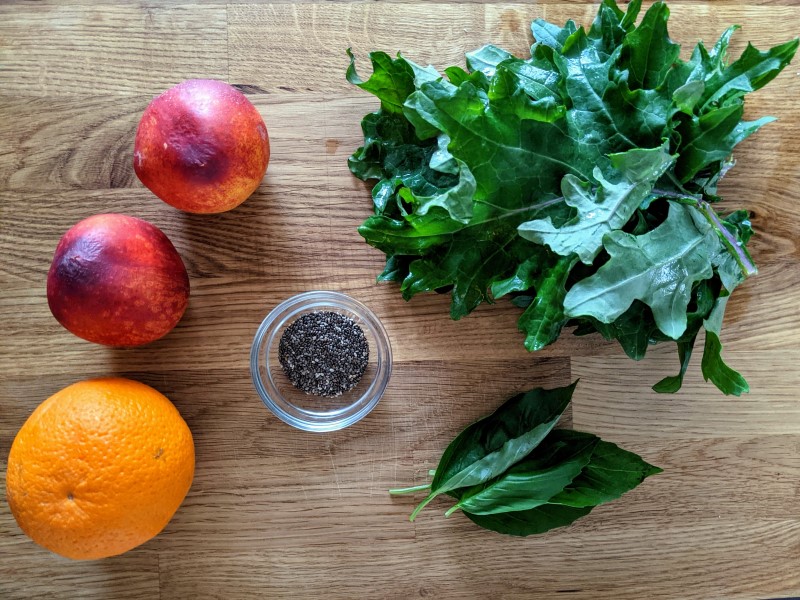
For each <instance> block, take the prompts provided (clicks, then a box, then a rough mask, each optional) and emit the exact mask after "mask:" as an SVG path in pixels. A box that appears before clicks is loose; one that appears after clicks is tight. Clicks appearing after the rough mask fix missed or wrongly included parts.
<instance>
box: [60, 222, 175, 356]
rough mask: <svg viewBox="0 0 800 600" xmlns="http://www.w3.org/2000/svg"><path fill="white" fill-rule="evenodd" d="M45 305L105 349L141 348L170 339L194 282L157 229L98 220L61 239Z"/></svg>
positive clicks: (73, 329) (82, 224) (143, 224)
mask: <svg viewBox="0 0 800 600" xmlns="http://www.w3.org/2000/svg"><path fill="white" fill-rule="evenodd" d="M47 302H48V304H49V305H50V311H51V312H52V313H53V316H55V318H56V319H57V320H58V322H59V323H61V324H62V325H63V326H64V327H66V328H67V329H68V330H69V331H71V332H72V333H74V334H75V335H77V336H78V337H81V338H83V339H85V340H89V341H90V342H96V343H98V344H105V345H107V346H140V345H142V344H147V343H149V342H152V341H154V340H157V339H158V338H160V337H162V336H164V335H166V334H167V333H168V332H169V331H170V330H172V328H173V327H175V325H176V324H177V323H178V321H180V319H181V317H182V316H183V313H184V311H185V310H186V306H187V304H188V303H189V276H188V274H187V273H186V267H185V266H184V265H183V261H182V260H181V257H180V255H179V254H178V251H177V250H176V249H175V246H173V245H172V242H170V241H169V238H167V236H166V235H164V233H163V232H162V231H161V230H160V229H158V228H157V227H156V226H155V225H152V224H150V223H148V222H147V221H143V220H141V219H136V218H134V217H128V216H126V215H117V214H104V215H95V216H93V217H89V218H88V219H84V220H83V221H80V222H79V223H77V224H76V225H74V226H73V227H72V228H71V229H70V230H69V231H67V232H66V233H65V234H64V236H63V237H62V238H61V241H59V243H58V246H57V247H56V252H55V256H54V257H53V264H52V265H51V267H50V272H49V273H48V274H47Z"/></svg>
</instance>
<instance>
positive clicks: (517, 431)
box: [412, 382, 577, 520]
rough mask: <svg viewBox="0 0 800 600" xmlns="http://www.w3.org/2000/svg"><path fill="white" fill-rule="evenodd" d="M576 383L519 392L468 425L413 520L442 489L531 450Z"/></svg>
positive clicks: (488, 474) (488, 473) (492, 473)
mask: <svg viewBox="0 0 800 600" xmlns="http://www.w3.org/2000/svg"><path fill="white" fill-rule="evenodd" d="M576 384H577V382H575V383H573V384H572V385H570V386H568V387H564V388H558V389H554V390H545V389H542V388H536V389H534V390H531V391H529V392H526V393H524V394H518V395H516V396H514V397H512V398H510V399H509V400H508V401H506V402H505V403H504V404H503V405H502V406H500V408H498V409H497V410H496V411H495V412H493V413H492V414H491V415H489V416H487V417H484V418H483V419H481V420H479V421H476V422H475V423H473V424H472V425H470V426H469V427H467V428H466V429H464V431H462V432H461V433H460V434H459V435H458V436H457V437H456V438H455V439H454V440H453V441H452V442H451V443H450V445H449V446H447V449H446V450H445V451H444V453H443V454H442V458H441V459H440V460H439V465H438V466H437V467H436V475H435V476H434V478H433V481H432V482H431V491H430V494H429V496H428V497H427V498H426V499H425V500H424V501H423V502H422V503H421V504H420V505H419V506H418V507H417V508H416V509H415V510H414V512H413V513H412V520H413V518H414V517H415V516H416V514H417V513H418V512H419V511H420V510H422V508H423V507H424V506H425V505H426V504H427V503H428V502H430V501H431V500H432V499H433V498H435V497H436V496H438V495H439V494H442V493H444V492H447V491H450V490H454V489H457V488H462V487H470V486H474V485H478V484H480V483H483V482H486V481H489V480H490V479H492V478H494V477H497V476H498V475H500V474H501V473H503V472H504V471H506V470H507V469H508V468H509V467H511V466H513V465H514V464H516V463H517V462H519V461H520V460H522V459H523V458H525V457H526V456H527V455H528V454H530V453H531V451H532V450H533V449H534V448H536V446H538V445H539V443H541V441H542V440H543V439H544V438H545V437H546V436H547V434H548V433H550V430H551V429H553V427H555V425H556V423H557V422H558V420H559V419H560V418H561V414H562V413H563V412H564V410H565V409H566V408H567V405H568V404H569V402H570V399H571V398H572V393H573V391H574V390H575V385H576Z"/></svg>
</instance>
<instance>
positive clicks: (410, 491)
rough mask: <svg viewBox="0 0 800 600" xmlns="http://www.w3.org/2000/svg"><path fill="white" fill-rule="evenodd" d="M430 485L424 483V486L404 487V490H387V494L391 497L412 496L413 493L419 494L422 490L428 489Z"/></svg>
mask: <svg viewBox="0 0 800 600" xmlns="http://www.w3.org/2000/svg"><path fill="white" fill-rule="evenodd" d="M430 487H431V484H430V483H426V484H424V485H415V486H413V487H405V488H395V489H393V490H389V493H390V494H392V495H398V494H413V493H414V492H421V491H422V490H427V489H430Z"/></svg>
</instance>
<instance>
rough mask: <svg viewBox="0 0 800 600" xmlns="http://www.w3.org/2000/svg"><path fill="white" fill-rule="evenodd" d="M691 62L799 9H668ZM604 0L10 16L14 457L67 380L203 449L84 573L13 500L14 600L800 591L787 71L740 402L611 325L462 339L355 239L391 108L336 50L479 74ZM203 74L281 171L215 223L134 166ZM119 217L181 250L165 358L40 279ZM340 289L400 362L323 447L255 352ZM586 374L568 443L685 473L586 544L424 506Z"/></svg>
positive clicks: (26, 11) (792, 129)
mask: <svg viewBox="0 0 800 600" xmlns="http://www.w3.org/2000/svg"><path fill="white" fill-rule="evenodd" d="M670 4H671V6H672V19H671V34H672V37H673V38H674V39H676V40H677V41H680V42H683V43H684V45H685V46H688V45H689V44H690V43H692V42H694V41H695V40H696V39H698V38H702V39H704V40H706V41H712V40H714V39H716V36H717V35H718V34H719V33H720V31H722V30H723V29H724V28H725V26H727V25H728V24H730V23H741V24H743V25H745V29H744V31H743V32H741V33H739V34H737V37H736V38H734V39H735V51H739V50H741V49H743V48H744V44H745V43H746V41H747V40H748V39H751V40H753V41H754V42H755V43H757V44H760V45H768V44H772V43H777V42H779V41H783V40H785V39H786V38H788V37H790V36H791V35H794V34H796V32H797V31H798V30H800V6H798V5H797V2H796V1H795V0H774V1H773V0H763V1H760V0H748V1H740V0H721V1H716V2H714V3H713V4H712V3H710V2H708V3H700V2H691V1H677V2H671V3H670ZM594 11H595V4H591V3H585V2H581V1H578V0H571V1H567V2H557V3H548V2H536V3H531V4H508V3H504V2H499V1H497V2H495V1H490V2H469V1H461V2H448V1H441V2H426V1H422V0H398V1H395V2H391V3H389V2H383V1H376V2H346V1H345V0H336V1H332V2H290V1H271V2H259V1H248V2H240V1H238V0H233V1H231V2H228V3H222V2H205V1H195V2H184V3H179V4H175V3H170V2H156V1H140V2H132V3H131V2H122V1H117V0H105V2H104V3H103V4H101V5H98V4H96V3H95V2H92V1H90V0H78V1H76V2H71V3H70V4H69V5H66V4H65V3H62V2H58V1H57V0H43V1H35V2H30V1H27V0H11V1H7V2H4V3H3V5H2V6H0V64H2V69H0V340H2V342H0V468H1V469H3V470H4V469H5V459H6V456H7V453H8V449H9V447H10V445H11V441H12V439H13V436H14V434H15V432H16V431H17V430H18V429H19V427H20V426H21V425H22V423H23V422H24V421H25V419H26V418H27V416H28V415H29V414H30V412H31V411H32V410H33V409H34V407H35V406H36V405H37V404H38V403H39V402H41V401H42V400H43V399H45V398H46V397H48V396H49V395H51V394H52V393H54V392H55V391H56V390H58V389H60V388H62V387H64V386H66V385H68V384H69V383H72V382H73V381H76V380H78V379H83V378H87V377H92V376H98V375H108V374H117V375H122V376H128V377H132V378H135V379H138V380H141V381H143V382H145V383H148V384H150V385H153V386H154V387H156V388H157V389H159V390H161V391H162V392H164V393H165V394H166V395H167V396H168V397H170V398H171V399H172V400H173V401H174V402H175V404H176V406H177V407H178V408H179V409H180V411H181V413H182V414H183V415H184V416H185V418H186V420H187V422H188V423H189V425H190V427H191V428H192V430H193V433H194V436H195V444H196V449H197V471H196V477H195V481H194V484H193V487H192V489H191V491H190V493H189V496H188V497H187V499H186V501H185V503H184V505H183V506H182V508H181V509H180V511H179V512H178V513H177V515H176V516H175V518H174V519H173V520H172V521H171V522H170V524H169V525H168V526H167V528H166V530H165V531H164V532H163V533H162V534H161V535H159V536H158V537H156V538H155V539H153V540H151V541H150V542H148V543H147V544H145V545H143V546H141V547H140V548H137V549H135V550H134V551H132V552H130V553H128V554H126V555H123V556H120V557H116V558H113V559H109V560H105V561H98V562H88V563H75V562H70V561H68V560H66V559H62V558H59V557H57V556H54V555H51V554H49V553H47V552H46V551H44V550H42V549H40V548H38V547H37V546H36V545H35V544H33V543H32V542H30V541H29V540H28V539H27V538H26V537H25V536H24V535H23V534H22V532H21V531H20V530H19V528H18V527H17V525H16V523H15V522H14V520H13V517H12V516H11V514H10V512H9V509H8V506H7V504H6V503H5V502H0V598H2V599H3V600H6V599H17V598H31V597H34V598H57V599H62V598H97V599H114V598H136V599H138V598H143V599H150V598H164V599H167V598H170V599H173V598H175V599H182V598H220V599H223V598H224V599H225V600H228V599H237V598H254V597H258V598H262V597H269V598H288V597H309V598H315V597H328V598H398V599H399V598H403V599H405V598H411V597H429V598H472V597H479V598H484V597H486V598H564V597H569V598H592V599H595V598H609V599H610V598H613V599H639V598H669V599H694V598H696V599H708V598H726V599H727V598H741V599H753V598H775V597H790V596H800V572H798V570H797V564H798V562H799V561H800V502H798V500H800V486H799V485H798V481H800V404H798V402H797V394H796V390H797V389H798V387H800V375H798V370H797V364H798V363H799V362H800V350H798V340H800V310H798V308H797V306H798V295H797V292H796V290H797V289H798V286H800V246H799V245H798V240H799V239H800V225H799V224H800V208H798V207H799V206H800V192H798V189H797V181H798V179H799V178H800V162H798V158H797V148H798V145H800V85H798V78H797V68H796V65H793V66H792V67H790V68H789V69H787V71H786V72H785V73H783V74H782V75H781V76H780V77H779V78H778V79H776V80H775V81H774V82H773V83H772V84H770V86H769V87H768V88H767V89H766V90H764V91H761V92H759V93H757V94H754V95H753V97H752V98H751V99H749V100H748V108H747V115H748V118H756V117H758V116H762V115H764V114H774V115H777V116H779V117H780V121H779V122H778V123H776V124H772V125H770V126H768V127H766V128H765V129H764V130H763V131H761V132H760V133H759V134H757V135H756V136H754V137H753V138H751V139H749V140H747V141H746V142H745V143H744V144H742V145H741V147H740V148H737V153H736V158H737V161H738V164H737V166H736V168H735V169H733V171H731V173H730V174H729V175H728V177H727V178H726V180H725V181H724V183H723V186H722V194H723V196H725V197H726V198H727V200H726V205H725V206H726V207H728V208H730V209H734V208H739V207H746V208H748V209H750V210H751V211H753V213H754V217H753V223H754V226H755V228H756V229H757V231H758V232H759V233H758V236H757V237H756V238H754V240H753V242H752V244H751V245H752V249H753V254H754V257H755V259H756V262H757V263H758V265H759V268H760V273H759V275H758V277H757V278H754V279H753V280H751V281H749V282H748V283H747V284H746V285H745V286H743V287H742V288H741V289H739V290H737V292H736V294H735V295H734V296H733V299H732V300H731V303H730V306H729V309H728V314H727V315H726V326H725V328H724V330H723V340H722V341H723V343H724V345H725V355H726V358H727V359H729V361H730V362H731V363H732V364H733V365H735V366H736V367H738V368H740V369H741V370H742V371H743V373H744V374H745V375H746V376H747V378H748V380H749V381H750V384H751V387H752V390H753V391H752V393H751V394H750V395H749V396H746V397H744V398H738V399H736V398H726V397H723V396H721V395H720V394H719V393H718V392H717V391H716V390H715V389H714V388H713V387H712V386H711V385H710V384H707V383H705V382H703V381H702V377H701V375H700V369H699V364H697V363H699V357H698V359H697V360H695V361H693V364H692V365H691V366H690V369H689V374H688V375H687V381H686V384H685V387H684V390H683V391H682V392H681V393H680V394H678V395H675V396H659V395H657V394H655V393H654V392H652V391H651V390H650V385H652V383H654V382H655V381H657V380H658V379H660V378H661V377H663V376H664V375H667V374H672V373H674V372H675V371H677V357H676V355H675V352H674V349H672V348H668V347H661V346H658V347H654V348H653V349H652V350H651V351H650V352H649V354H648V357H647V358H646V359H645V360H644V361H642V362H641V363H633V362H632V361H630V360H629V359H628V358H627V357H625V356H624V355H623V354H622V352H621V351H620V349H619V348H618V347H617V346H615V345H613V344H610V343H607V342H604V341H603V340H601V339H599V338H597V337H596V336H592V337H585V338H577V337H574V336H570V335H565V336H564V337H563V338H562V339H561V340H559V342H558V343H557V344H555V345H554V346H552V347H550V348H548V349H546V350H545V351H543V352H540V353H537V354H535V355H530V354H528V353H527V352H526V351H525V350H524V348H523V347H522V344H521V335H520V334H519V333H518V332H517V330H516V324H515V321H516V318H517V316H518V314H519V311H518V309H516V308H514V307H513V306H511V305H510V304H508V303H506V302H500V303H498V305H496V306H482V307H480V308H479V309H478V310H476V311H475V313H474V314H472V315H470V316H469V317H467V318H465V319H463V320H462V321H459V322H453V321H450V320H449V319H448V317H447V310H448V303H449V298H448V297H447V296H443V295H435V294H431V295H426V296H420V297H417V298H415V299H414V300H413V301H411V302H409V303H406V302H404V301H403V300H402V299H401V298H400V296H399V293H398V290H397V288H396V286H394V285H376V284H375V280H374V278H375V274H376V273H377V272H378V271H379V270H380V268H381V266H382V255H381V254H380V252H378V251H376V250H374V249H372V248H369V247H368V246H366V245H365V244H364V243H363V241H362V240H361V238H360V237H359V236H358V233H357V232H356V227H357V225H358V224H359V223H360V222H361V220H363V218H364V217H365V216H366V215H367V214H368V212H369V208H370V200H369V194H368V190H367V188H366V186H365V185H364V184H363V183H361V182H360V181H358V180H356V179H354V178H353V177H352V176H351V175H350V173H349V171H348V170H347V165H346V158H347V156H348V155H349V154H350V153H351V152H352V151H353V150H354V149H355V148H356V147H357V146H358V145H359V143H360V141H361V134H360V128H359V122H360V119H361V117H362V116H363V115H364V114H365V113H366V112H368V111H370V110H373V109H374V108H375V107H376V102H375V101H374V99H372V98H371V97H369V96H367V95H366V94H363V93H360V92H359V91H358V90H356V89H354V88H352V87H351V86H349V85H348V84H347V83H346V82H345V80H344V76H343V73H344V68H345V66H346V62H347V61H346V56H345V54H344V49H345V48H347V47H349V46H352V47H353V49H354V51H355V52H356V54H357V56H358V64H359V68H360V70H362V71H364V72H365V74H366V73H368V71H369V69H368V61H367V60H366V56H367V52H368V51H369V50H373V49H383V50H387V51H390V52H395V51H397V50H402V51H403V53H404V54H406V55H407V56H409V58H413V59H414V60H416V61H418V62H426V61H429V62H432V63H434V64H436V65H437V66H440V67H441V66H444V65H446V64H450V63H460V62H461V61H462V54H463V52H464V51H465V50H468V49H471V48H474V47H477V46H479V45H481V44H483V43H486V42H489V41H492V42H494V43H497V44H500V45H503V46H505V47H507V48H508V49H510V50H513V51H515V52H524V50H525V49H526V47H527V46H528V45H529V44H530V42H531V39H530V33H529V29H528V25H529V22H530V19H531V18H533V17H541V16H543V17H546V18H547V19H549V20H552V21H563V20H565V19H567V18H573V19H576V20H577V21H579V22H583V23H587V22H588V21H589V20H590V19H591V17H592V15H593V13H594ZM188 77H213V78H221V79H225V80H227V81H229V82H230V83H232V84H237V85H239V86H240V87H241V89H242V90H243V91H245V93H247V94H248V97H249V98H250V99H251V100H252V101H253V102H254V104H255V105H256V106H257V107H258V108H259V110H260V111H261V113H262V115H263V116H264V118H265V120H266V122H267V125H268V128H269V131H270V137H271V142H272V151H273V155H272V162H271V164H270V169H269V172H268V175H267V177H266V178H265V180H264V182H263V183H262V185H261V187H260V189H259V190H258V191H257V192H256V194H255V195H254V196H253V197H252V198H250V199H249V200H248V201H247V202H246V203H245V204H243V205H242V206H241V207H240V208H238V209H236V210H235V211H232V212H230V213H226V214H222V215H210V216H197V215H187V214H183V213H179V212H177V211H175V210H173V209H172V208H170V207H169V206H167V205H165V204H164V203H162V202H160V201H158V200H157V199H156V198H155V197H153V195H152V194H151V193H150V192H149V191H148V190H146V189H145V188H144V187H142V185H141V184H140V183H139V182H138V180H137V179H136V177H135V176H134V174H133V171H132V168H131V163H132V145H133V136H134V133H135V129H136V125H137V122H138V119H139V116H140V114H141V112H142V111H143V109H144V107H145V106H146V105H147V103H148V102H149V101H150V99H151V98H152V97H153V96H154V95H155V94H158V93H160V92H161V91H163V90H164V89H166V88H167V87H169V86H171V85H173V84H175V83H177V82H178V81H181V80H182V79H185V78H188ZM98 212H122V213H126V214H131V215H134V216H138V217H142V218H145V219H147V220H149V221H151V222H152V223H154V224H156V225H158V226H159V227H160V228H162V229H163V230H164V231H165V232H166V233H167V235H168V236H169V237H170V239H172V241H173V242H174V243H175V245H176V247H177V248H178V250H179V252H180V253H181V255H182V257H183V258H184V261H185V262H186V265H187V267H188V270H189V273H190V277H191V285H192V297H191V302H190V307H189V310H188V312H187V314H186V316H185V317H184V319H183V320H182V321H181V323H180V324H179V325H178V327H177V328H176V329H175V330H174V331H173V332H172V333H170V335H168V336H167V337H165V338H164V339H162V340H160V341H158V342H156V343H154V344H152V345H150V346H147V347H145V348H138V349H130V350H112V349H106V348H101V347H98V346H94V345H91V344H88V343H86V342H83V341H81V340H79V339H77V338H75V337H74V336H72V335H71V334H69V333H68V332H66V331H65V330H64V329H62V328H61V327H60V326H59V325H58V323H56V321H55V320H54V319H53V318H52V316H51V314H50V312H49V310H48V307H47V302H46V298H45V277H46V273H47V270H48V268H49V264H50V260H51V258H52V254H53V250H54V248H55V245H56V243H57V242H58V239H59V238H60V236H61V235H62V234H63V232H64V231H66V229H68V228H69V227H70V226H71V225H72V224H74V223H75V222H76V221H78V220H79V219H81V218H84V217H86V216H89V215H91V214H95V213H98ZM310 289H337V290H342V291H345V292H347V293H349V294H351V295H353V296H354V297H356V298H358V299H360V300H362V301H364V302H365V303H367V304H368V305H369V306H370V307H371V308H372V309H373V310H374V311H375V312H376V313H377V314H378V315H379V317H380V318H381V319H382V320H383V322H384V324H385V325H386V328H387V330H388V332H389V335H390V338H391V340H392V344H393V349H394V357H395V369H394V374H393V377H392V380H391V383H390V386H389V389H388V390H387V393H386V395H385V397H384V398H383V399H382V401H381V403H380V404H379V405H378V407H377V408H376V409H375V411H374V412H373V413H371V414H370V415H369V417H367V418H366V419H365V420H364V421H362V422H360V423H359V424H358V425H356V426H354V427H351V428H349V429H346V430H344V431H341V432H337V433H334V434H328V435H315V434H309V433H303V432H300V431H295V430H292V429H290V428H289V427H288V426H286V425H284V424H283V423H282V422H280V421H278V420H277V419H275V418H274V417H272V416H271V414H270V413H269V412H268V411H267V410H266V409H265V408H264V406H263V404H262V403H261V402H260V400H259V399H258V397H257V395H256V394H255V391H254V390H253V388H252V384H251V382H250V377H249V370H248V353H249V348H250V343H251V340H252V336H253V334H254V332H255V329H256V328H257V326H258V324H259V322H260V321H261V319H262V318H263V317H264V315H265V314H266V313H267V312H268V311H269V310H270V308H272V307H273V306H274V305H275V304H277V303H278V302H280V301H281V300H283V299H284V298H286V297H287V296H289V295H292V294H294V293H297V292H301V291H306V290H310ZM576 377H580V378H581V385H580V386H579V388H578V392H577V393H576V396H575V400H574V402H573V406H572V409H571V412H570V414H569V415H568V416H567V418H566V420H565V424H570V423H571V424H572V425H574V427H576V428H578V429H583V430H588V431H592V432H595V433H598V434H599V435H601V436H603V437H604V438H607V439H610V440H613V441H615V442H616V443H618V444H620V445H622V446H624V447H626V448H630V449H631V450H634V451H636V452H638V453H640V454H642V455H643V456H644V457H645V458H646V459H647V460H649V461H651V462H653V463H654V464H658V465H660V466H662V467H663V468H664V469H665V472H664V473H663V474H661V475H659V476H658V477H654V478H652V479H649V480H648V481H647V483H646V484H645V485H643V486H642V487H640V488H638V489H637V490H635V491H633V492H632V493H630V494H628V495H626V496H625V497H624V498H622V499H621V500H619V501H618V502H615V503H612V504H610V505H606V506H603V507H600V508H598V509H596V510H595V511H593V513H592V514H591V515H590V516H589V517H587V518H586V519H583V520H581V521H579V522H578V523H576V524H575V525H574V526H571V527H569V528H566V529H562V530H557V531H553V532H550V533H548V534H546V535H544V536H540V537H535V538H526V539H512V538H506V537H503V536H499V535H494V534H491V533H487V532H484V531H481V530H479V529H477V528H476V527H474V526H473V525H472V524H471V523H469V522H468V521H467V520H466V519H464V518H463V517H461V516H459V515H454V516H453V517H451V518H449V519H444V518H443V517H442V512H443V510H444V507H445V506H446V502H445V501H436V502H434V503H433V504H432V506H431V508H430V509H429V510H428V511H426V512H424V513H423V514H422V515H421V516H420V517H419V519H418V520H417V521H416V522H415V523H409V522H408V520H407V516H408V514H409V512H410V511H411V509H412V507H413V504H414V499H413V498H408V497H404V498H391V497H390V496H389V495H388V494H386V489H387V488H389V487H391V486H395V485H406V484H408V485H411V484H414V483H419V482H421V481H423V480H424V478H425V476H426V473H427V470H428V469H430V468H433V467H434V466H435V461H436V459H437V458H438V456H439V453H440V452H441V450H442V449H443V448H444V446H445V445H446V444H447V442H448V441H449V440H450V439H451V438H452V437H453V436H454V435H455V434H456V433H457V432H458V431H459V430H460V429H461V428H462V427H464V426H465V425H466V424H467V423H469V422H471V421H472V420H474V419H476V418H478V417H479V416H481V415H483V414H486V413H487V412H489V411H491V410H492V409H493V408H495V407H496V406H497V405H498V404H499V402H500V401H501V400H502V399H503V398H505V397H507V396H508V395H510V394H513V393H515V392H517V391H520V390H522V389H526V388H528V387H532V386H535V385H546V386H556V385H563V384H565V383H567V382H569V381H572V380H573V379H574V378H576Z"/></svg>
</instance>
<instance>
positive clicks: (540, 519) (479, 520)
mask: <svg viewBox="0 0 800 600" xmlns="http://www.w3.org/2000/svg"><path fill="white" fill-rule="evenodd" d="M592 508H593V507H592V506H587V507H585V508H573V507H571V506H562V505H559V504H544V505H542V506H537V507H536V508H531V509H530V510H523V511H519V512H507V513H500V514H493V515H473V514H472V513H468V512H465V513H464V515H465V516H466V517H467V518H468V519H469V520H470V521H472V522H473V523H475V524H476V525H478V526H479V527H483V528H484V529H489V530H491V531H496V532H497V533H504V534H506V535H515V536H521V537H522V536H528V535H537V534H540V533H544V532H545V531H550V530H551V529H555V528H557V527H565V526H567V525H570V524H572V523H574V522H575V521H577V520H578V519H580V518H581V517H585V516H586V515H588V514H589V513H590V512H591V510H592Z"/></svg>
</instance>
